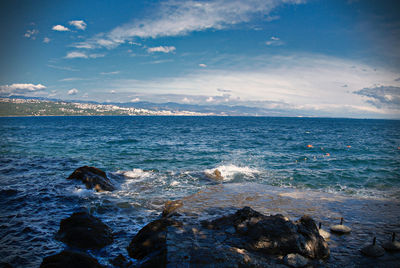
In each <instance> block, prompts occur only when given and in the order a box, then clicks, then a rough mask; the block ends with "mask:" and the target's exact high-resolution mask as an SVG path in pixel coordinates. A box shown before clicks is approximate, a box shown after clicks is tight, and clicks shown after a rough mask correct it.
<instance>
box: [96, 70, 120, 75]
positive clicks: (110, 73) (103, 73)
mask: <svg viewBox="0 0 400 268" xmlns="http://www.w3.org/2000/svg"><path fill="white" fill-rule="evenodd" d="M119 73H120V71H113V72H101V73H100V74H101V75H113V74H119Z"/></svg>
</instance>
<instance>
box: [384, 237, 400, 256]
mask: <svg viewBox="0 0 400 268" xmlns="http://www.w3.org/2000/svg"><path fill="white" fill-rule="evenodd" d="M382 247H383V248H384V249H385V250H386V251H392V252H395V251H400V242H399V241H396V233H393V234H392V241H389V242H385V243H383V245H382Z"/></svg>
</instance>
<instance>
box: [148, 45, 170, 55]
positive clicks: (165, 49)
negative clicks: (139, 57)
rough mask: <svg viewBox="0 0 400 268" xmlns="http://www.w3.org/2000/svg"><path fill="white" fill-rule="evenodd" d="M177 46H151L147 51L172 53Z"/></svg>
mask: <svg viewBox="0 0 400 268" xmlns="http://www.w3.org/2000/svg"><path fill="white" fill-rule="evenodd" d="M175 50H176V48H175V47H174V46H169V47H167V46H159V47H149V48H147V52H149V53H154V52H162V53H170V52H174V51H175Z"/></svg>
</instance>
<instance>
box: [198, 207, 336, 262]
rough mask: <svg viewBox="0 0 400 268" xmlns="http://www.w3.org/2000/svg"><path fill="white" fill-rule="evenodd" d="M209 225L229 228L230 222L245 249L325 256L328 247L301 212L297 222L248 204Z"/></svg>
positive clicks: (210, 226) (315, 256)
mask: <svg viewBox="0 0 400 268" xmlns="http://www.w3.org/2000/svg"><path fill="white" fill-rule="evenodd" d="M203 225H205V226H206V227H208V228H211V229H224V230H227V229H229V228H230V227H231V226H232V225H233V226H234V228H235V229H236V231H237V233H238V234H240V236H241V237H242V238H243V239H242V240H243V243H244V245H245V247H246V249H247V250H250V251H257V252H261V253H264V254H277V255H286V254H289V253H299V254H301V255H303V256H307V257H309V258H317V259H320V258H327V257H328V256H329V253H330V252H329V247H328V244H327V243H326V242H325V240H324V239H323V238H322V237H321V236H320V235H319V232H318V228H317V226H316V224H315V222H314V220H313V219H312V218H311V217H309V216H303V217H302V218H301V219H300V220H298V221H296V222H292V221H290V220H289V219H288V218H286V217H284V216H282V215H279V214H278V215H272V216H265V215H262V214H261V213H259V212H257V211H254V210H253V209H251V208H249V207H245V208H243V209H241V210H238V211H237V212H236V213H235V214H233V215H229V216H224V217H221V218H219V219H216V220H214V221H211V222H205V223H204V222H203Z"/></svg>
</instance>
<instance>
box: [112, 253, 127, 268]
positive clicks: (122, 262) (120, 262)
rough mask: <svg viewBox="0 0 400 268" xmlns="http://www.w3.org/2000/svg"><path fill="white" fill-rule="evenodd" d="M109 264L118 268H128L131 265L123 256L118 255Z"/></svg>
mask: <svg viewBox="0 0 400 268" xmlns="http://www.w3.org/2000/svg"><path fill="white" fill-rule="evenodd" d="M110 263H111V264H112V265H113V266H115V267H120V268H125V267H130V266H131V265H132V262H131V261H128V260H127V259H126V258H125V257H124V255H122V254H119V255H118V256H117V257H115V258H114V259H112V260H111V261H110Z"/></svg>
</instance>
